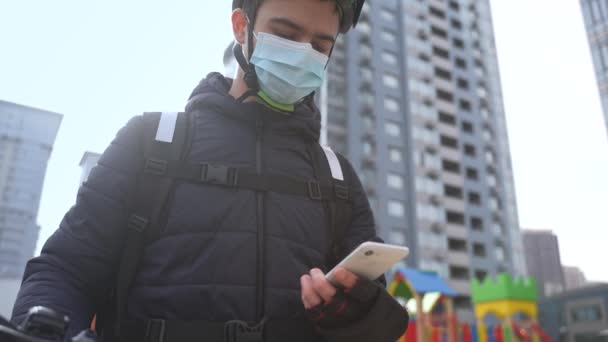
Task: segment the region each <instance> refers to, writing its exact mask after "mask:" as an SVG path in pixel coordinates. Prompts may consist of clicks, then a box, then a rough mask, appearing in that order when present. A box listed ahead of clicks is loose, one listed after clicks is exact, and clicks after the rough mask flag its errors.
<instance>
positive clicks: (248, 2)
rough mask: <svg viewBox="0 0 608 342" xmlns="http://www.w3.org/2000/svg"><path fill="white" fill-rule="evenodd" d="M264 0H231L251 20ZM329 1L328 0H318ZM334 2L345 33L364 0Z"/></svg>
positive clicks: (352, 24) (355, 18)
mask: <svg viewBox="0 0 608 342" xmlns="http://www.w3.org/2000/svg"><path fill="white" fill-rule="evenodd" d="M263 1H264V0H232V10H233V11H234V10H235V9H237V8H242V9H243V10H244V11H245V13H247V15H248V16H249V18H250V19H251V20H252V21H255V17H256V14H257V10H258V8H259V7H260V5H261V4H262V2H263ZM320 1H330V0H320ZM331 1H334V2H335V3H336V10H337V11H338V12H339V14H340V32H341V33H346V32H347V31H348V30H349V29H350V28H351V27H354V26H355V25H356V24H357V21H358V20H359V15H360V14H361V9H362V8H363V3H364V2H365V0H331Z"/></svg>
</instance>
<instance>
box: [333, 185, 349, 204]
mask: <svg viewBox="0 0 608 342" xmlns="http://www.w3.org/2000/svg"><path fill="white" fill-rule="evenodd" d="M334 194H335V195H336V198H338V199H341V200H345V201H347V200H348V198H349V197H348V187H347V186H344V185H342V184H339V183H334Z"/></svg>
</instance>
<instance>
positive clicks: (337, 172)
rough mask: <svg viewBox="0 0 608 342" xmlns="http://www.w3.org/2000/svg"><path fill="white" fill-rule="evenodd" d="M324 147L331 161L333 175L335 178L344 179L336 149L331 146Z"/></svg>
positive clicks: (330, 166) (328, 159)
mask: <svg viewBox="0 0 608 342" xmlns="http://www.w3.org/2000/svg"><path fill="white" fill-rule="evenodd" d="M321 147H323V152H325V157H327V161H328V162H329V168H330V170H331V176H332V177H333V178H334V179H337V180H340V181H343V180H344V175H343V174H342V166H340V161H339V160H338V157H337V156H336V154H335V153H334V151H333V150H332V149H331V147H329V146H321Z"/></svg>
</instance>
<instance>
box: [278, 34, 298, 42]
mask: <svg viewBox="0 0 608 342" xmlns="http://www.w3.org/2000/svg"><path fill="white" fill-rule="evenodd" d="M276 35H277V36H279V37H281V38H283V39H288V40H293V41H295V37H294V36H293V35H290V34H285V33H276Z"/></svg>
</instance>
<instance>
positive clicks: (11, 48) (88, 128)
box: [0, 0, 608, 281]
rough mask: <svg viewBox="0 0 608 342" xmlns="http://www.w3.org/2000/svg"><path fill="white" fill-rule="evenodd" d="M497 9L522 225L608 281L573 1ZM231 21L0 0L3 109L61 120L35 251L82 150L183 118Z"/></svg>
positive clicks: (116, 6) (600, 140) (596, 105)
mask: <svg viewBox="0 0 608 342" xmlns="http://www.w3.org/2000/svg"><path fill="white" fill-rule="evenodd" d="M211 4H212V5H211ZM492 5H493V13H494V24H495V25H494V26H495V33H496V41H497V45H498V57H499V64H500V71H501V76H502V84H503V94H504V98H505V108H506V115H507V122H508V127H509V135H510V143H511V153H512V158H513V166H514V171H515V184H516V192H517V200H518V209H519V218H520V224H521V227H522V228H535V229H552V230H553V231H554V232H555V233H556V234H557V235H558V237H559V239H560V248H561V255H562V262H563V263H564V264H567V265H575V266H579V267H581V268H582V269H583V271H584V272H585V273H586V275H587V277H588V278H591V279H594V280H604V281H608V272H607V271H605V269H606V267H605V265H604V263H605V262H604V259H605V253H604V250H605V249H606V243H607V242H608V224H607V218H606V211H608V207H607V205H606V203H608V199H607V197H608V179H607V177H606V175H608V139H607V132H606V130H605V126H604V123H603V117H602V112H601V107H600V101H599V95H598V91H597V87H596V83H595V78H594V73H593V66H592V64H591V63H592V62H591V57H590V52H589V47H588V45H587V39H586V35H585V31H584V26H583V22H582V16H581V13H580V8H579V5H578V1H577V0H560V1H555V0H532V1H531V0H493V1H492ZM229 12H230V1H221V2H220V1H201V0H199V1H172V2H170V3H169V2H168V1H150V0H147V1H142V0H138V1H117V0H108V1H103V2H99V1H90V0H89V1H86V0H84V1H83V0H55V1H42V0H38V1H33V0H20V1H9V0H0V13H1V15H0V98H1V99H3V100H7V101H12V102H17V103H20V104H24V105H29V106H34V107H39V108H43V109H47V110H51V111H55V112H58V113H62V114H64V119H63V123H62V126H61V129H60V131H59V134H58V137H57V141H56V143H55V147H54V151H53V154H52V156H51V159H50V161H49V167H48V172H47V178H46V181H45V186H44V189H43V193H42V200H41V205H40V213H39V223H40V225H41V226H42V230H41V232H40V241H39V248H40V245H41V243H42V242H44V241H45V240H46V239H47V238H48V236H49V235H50V234H51V233H52V232H53V231H54V230H55V229H56V228H57V227H58V225H59V222H60V221H61V219H62V217H63V215H64V214H65V212H66V211H67V210H68V209H69V208H70V207H71V206H72V205H73V203H74V201H75V198H76V191H77V187H78V181H79V178H80V172H81V170H80V168H79V167H78V162H79V161H80V158H81V157H82V154H83V153H84V152H85V151H87V150H89V151H98V152H101V151H103V150H104V149H105V147H106V146H107V145H108V144H109V142H110V141H111V139H112V138H113V137H114V135H115V134H116V132H117V130H118V129H119V128H120V127H122V126H123V125H124V124H125V123H126V122H127V121H128V119H129V118H130V117H132V116H134V115H138V114H140V113H141V112H143V111H163V110H174V111H175V110H181V109H183V105H184V103H185V101H186V99H187V96H188V95H189V93H190V91H191V89H192V88H193V87H194V86H195V85H196V84H197V82H198V81H199V80H200V78H202V77H203V76H204V75H205V74H207V73H208V72H210V71H223V66H222V61H221V59H222V54H223V50H224V48H225V47H226V45H227V44H228V42H230V40H231V38H232V37H231V30H230V24H229Z"/></svg>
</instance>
